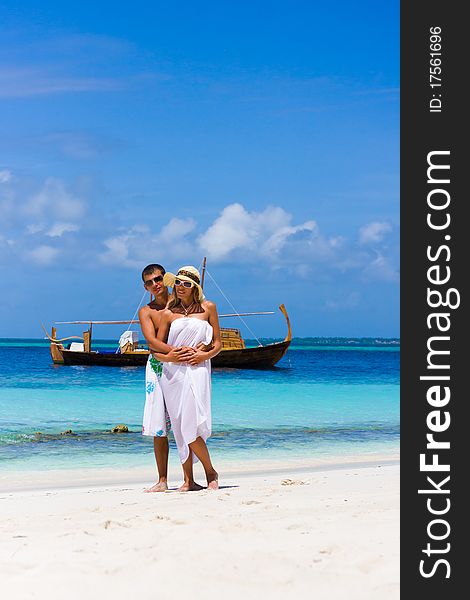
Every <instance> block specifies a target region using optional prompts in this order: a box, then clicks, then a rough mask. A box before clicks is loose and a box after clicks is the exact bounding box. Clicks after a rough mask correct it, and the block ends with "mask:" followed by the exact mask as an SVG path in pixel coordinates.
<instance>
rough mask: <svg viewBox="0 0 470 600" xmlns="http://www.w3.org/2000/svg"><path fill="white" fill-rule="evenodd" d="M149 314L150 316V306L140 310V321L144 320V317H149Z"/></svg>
mask: <svg viewBox="0 0 470 600" xmlns="http://www.w3.org/2000/svg"><path fill="white" fill-rule="evenodd" d="M149 314H150V306H149V305H148V304H146V305H145V306H142V307H141V308H139V319H142V318H143V317H148V316H149Z"/></svg>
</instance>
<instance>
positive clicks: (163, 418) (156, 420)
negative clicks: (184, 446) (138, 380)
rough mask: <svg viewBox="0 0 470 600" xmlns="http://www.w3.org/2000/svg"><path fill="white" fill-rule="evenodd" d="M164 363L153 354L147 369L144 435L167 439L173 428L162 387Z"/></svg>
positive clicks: (143, 422)
mask: <svg viewBox="0 0 470 600" xmlns="http://www.w3.org/2000/svg"><path fill="white" fill-rule="evenodd" d="M161 375H162V363H161V362H160V361H159V360H157V359H156V358H154V357H153V356H152V355H151V354H150V355H149V359H148V361H147V366H146V368H145V407H144V418H143V421H142V435H152V436H154V437H165V436H167V435H168V432H169V430H170V427H171V423H170V419H169V416H168V412H167V410H166V407H165V401H164V399H163V392H162V388H161V385H160V381H161Z"/></svg>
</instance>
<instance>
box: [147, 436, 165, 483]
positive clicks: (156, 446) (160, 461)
mask: <svg viewBox="0 0 470 600" xmlns="http://www.w3.org/2000/svg"><path fill="white" fill-rule="evenodd" d="M153 451H154V453H155V460H156V462H157V470H158V481H157V483H156V484H155V485H152V487H150V488H148V489H146V490H145V491H146V492H166V491H167V490H168V454H169V444H168V438H167V437H154V438H153Z"/></svg>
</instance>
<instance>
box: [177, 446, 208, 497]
mask: <svg viewBox="0 0 470 600" xmlns="http://www.w3.org/2000/svg"><path fill="white" fill-rule="evenodd" d="M183 474H184V483H183V485H182V486H181V487H179V488H178V492H197V491H199V490H202V489H204V488H203V487H202V485H199V483H196V482H195V481H194V475H193V453H192V452H191V450H190V451H189V457H188V460H187V461H186V462H185V463H183Z"/></svg>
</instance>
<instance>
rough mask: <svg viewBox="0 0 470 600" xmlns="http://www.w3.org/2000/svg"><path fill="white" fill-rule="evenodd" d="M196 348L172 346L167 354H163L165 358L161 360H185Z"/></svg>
mask: <svg viewBox="0 0 470 600" xmlns="http://www.w3.org/2000/svg"><path fill="white" fill-rule="evenodd" d="M195 352H196V350H195V349H194V348H190V347H189V346H182V347H180V348H172V349H171V350H170V352H168V354H165V358H164V359H163V361H162V362H171V363H178V362H187V361H188V359H189V358H191V357H192V356H193V355H194V353H195Z"/></svg>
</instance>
